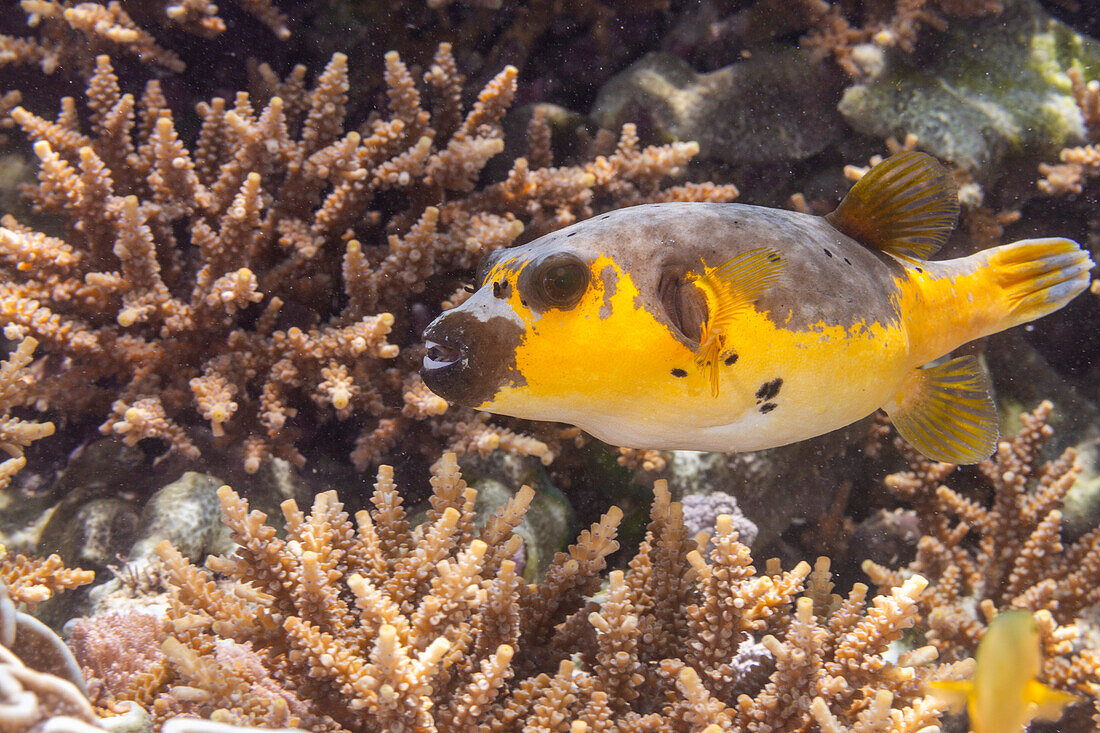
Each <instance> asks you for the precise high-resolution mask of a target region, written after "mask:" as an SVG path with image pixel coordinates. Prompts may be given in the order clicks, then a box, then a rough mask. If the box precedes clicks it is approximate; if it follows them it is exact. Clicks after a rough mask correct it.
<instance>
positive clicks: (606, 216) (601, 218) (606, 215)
mask: <svg viewBox="0 0 1100 733" xmlns="http://www.w3.org/2000/svg"><path fill="white" fill-rule="evenodd" d="M609 216H611V214H604V215H603V216H601V217H600V221H603V220H604V219H606V218H608V217H609Z"/></svg>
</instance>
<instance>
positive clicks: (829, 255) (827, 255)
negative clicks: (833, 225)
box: [825, 250, 833, 257]
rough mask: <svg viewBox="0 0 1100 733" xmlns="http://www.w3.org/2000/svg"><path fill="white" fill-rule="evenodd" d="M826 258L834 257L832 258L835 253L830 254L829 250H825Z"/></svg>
mask: <svg viewBox="0 0 1100 733" xmlns="http://www.w3.org/2000/svg"><path fill="white" fill-rule="evenodd" d="M825 256H826V257H832V256H833V253H832V252H830V251H829V250H825Z"/></svg>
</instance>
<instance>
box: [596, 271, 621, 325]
mask: <svg viewBox="0 0 1100 733" xmlns="http://www.w3.org/2000/svg"><path fill="white" fill-rule="evenodd" d="M600 280H602V281H603V304H602V305H600V319H601V320H603V319H605V318H607V317H608V316H610V315H611V298H612V296H614V295H615V291H616V290H618V288H619V274H618V273H617V272H615V268H614V267H612V266H611V265H607V266H606V267H604V268H603V270H602V271H601V272H600Z"/></svg>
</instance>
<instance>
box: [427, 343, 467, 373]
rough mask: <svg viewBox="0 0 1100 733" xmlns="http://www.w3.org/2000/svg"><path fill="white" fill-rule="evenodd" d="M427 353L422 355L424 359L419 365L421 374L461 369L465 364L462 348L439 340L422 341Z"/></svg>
mask: <svg viewBox="0 0 1100 733" xmlns="http://www.w3.org/2000/svg"><path fill="white" fill-rule="evenodd" d="M424 346H425V347H426V348H427V350H428V353H426V354H425V355H424V361H423V363H422V364H421V367H420V373H421V374H439V373H441V372H444V371H446V370H449V369H462V368H463V367H465V366H466V364H467V361H468V360H467V359H466V356H465V354H464V353H463V351H462V349H460V348H457V347H455V346H451V345H450V344H445V343H442V342H441V341H432V340H431V339H428V340H426V341H424Z"/></svg>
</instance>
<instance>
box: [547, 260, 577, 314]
mask: <svg viewBox="0 0 1100 733" xmlns="http://www.w3.org/2000/svg"><path fill="white" fill-rule="evenodd" d="M541 284H542V292H543V295H544V296H545V297H546V300H547V301H549V304H550V305H555V306H559V307H567V306H571V305H573V304H574V303H576V301H577V300H578V299H579V297H580V295H581V294H582V293H583V292H584V289H585V286H586V285H587V284H588V270H587V268H585V267H584V265H582V264H581V263H579V262H560V263H555V264H552V265H550V266H549V267H547V268H546V269H545V270H544V271H543V275H542V283H541Z"/></svg>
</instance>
